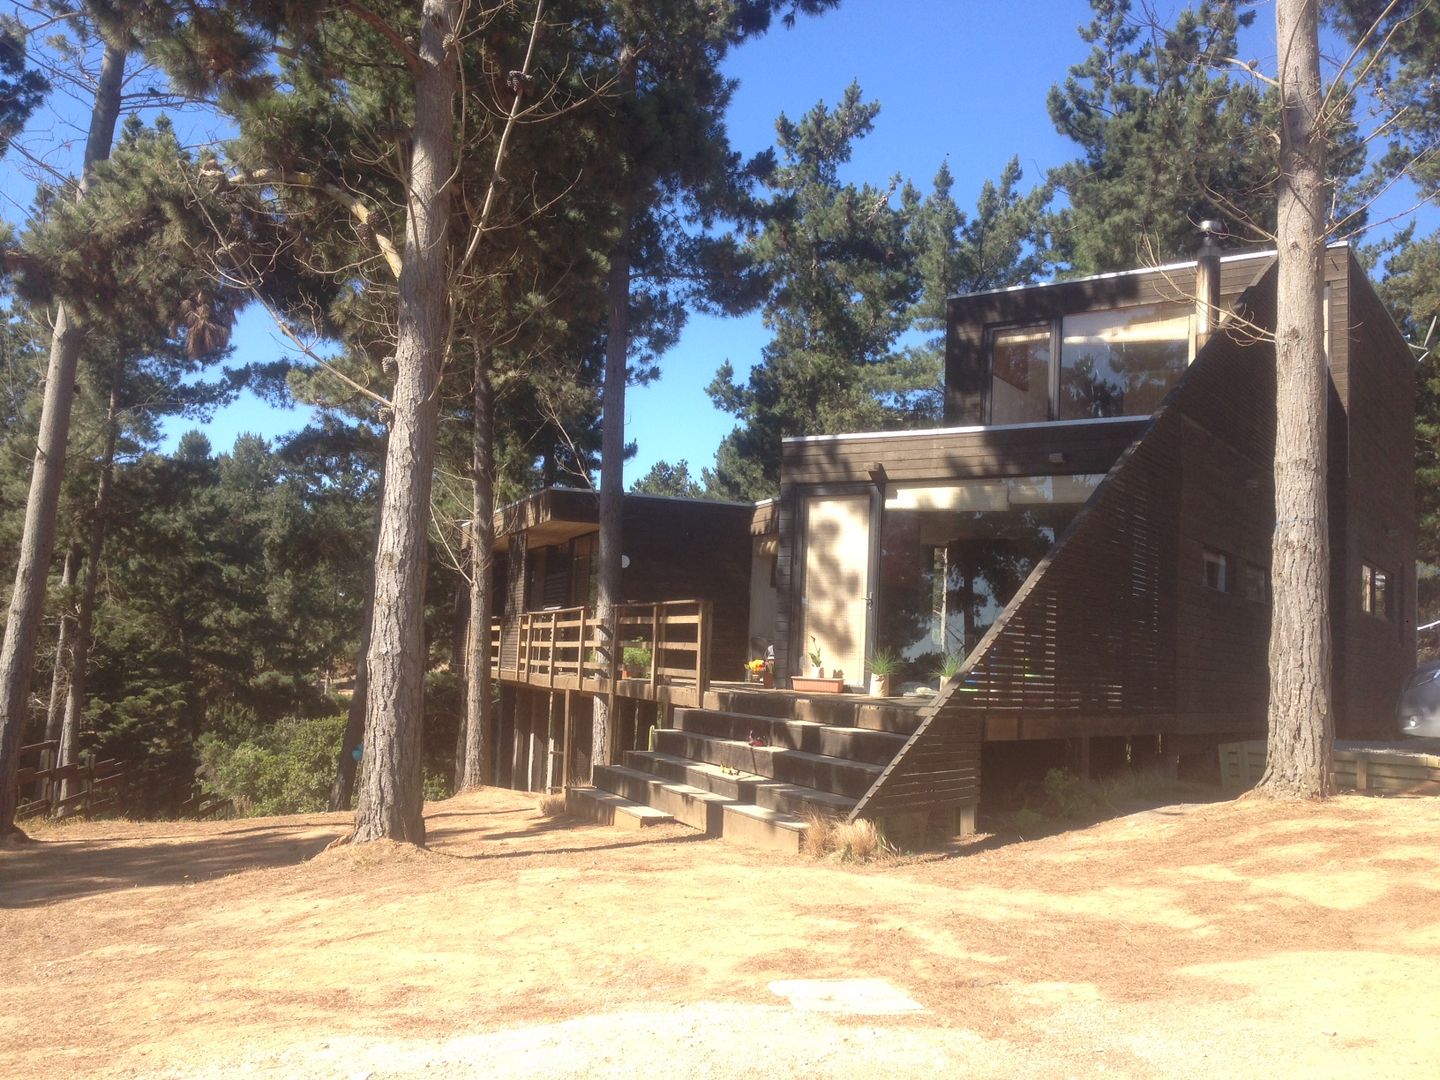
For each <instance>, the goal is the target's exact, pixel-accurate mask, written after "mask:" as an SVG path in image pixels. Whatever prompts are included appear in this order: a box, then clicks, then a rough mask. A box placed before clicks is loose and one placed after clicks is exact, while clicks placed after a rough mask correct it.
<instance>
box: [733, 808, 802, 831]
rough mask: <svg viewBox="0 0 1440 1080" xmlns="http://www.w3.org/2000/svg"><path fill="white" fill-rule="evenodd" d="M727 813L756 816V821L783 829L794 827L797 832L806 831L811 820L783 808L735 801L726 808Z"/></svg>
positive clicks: (749, 816)
mask: <svg viewBox="0 0 1440 1080" xmlns="http://www.w3.org/2000/svg"><path fill="white" fill-rule="evenodd" d="M725 813H727V814H740V815H742V816H744V817H748V818H754V819H755V820H756V821H765V822H769V823H770V824H771V825H776V826H779V827H780V828H782V829H793V830H795V831H796V832H804V831H805V830H806V829H807V828H809V822H807V821H806V820H805V819H804V818H799V817H796V816H795V815H794V814H787V813H785V812H784V811H783V810H771V809H769V808H768V807H764V806H755V805H753V804H752V803H734V804H732V805H730V806H727V807H726V808H725Z"/></svg>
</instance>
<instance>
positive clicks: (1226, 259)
mask: <svg viewBox="0 0 1440 1080" xmlns="http://www.w3.org/2000/svg"><path fill="white" fill-rule="evenodd" d="M1349 246H1350V241H1348V240H1332V241H1331V242H1330V243H1328V244H1326V245H1325V250H1326V251H1332V250H1334V249H1335V248H1348V247H1349ZM1274 257H1275V249H1274V248H1265V249H1264V250H1262V251H1239V252H1236V253H1235V254H1233V255H1222V256H1220V261H1221V262H1222V263H1235V262H1244V261H1245V260H1247V259H1272V258H1274ZM1197 261H1198V260H1196V259H1186V260H1184V261H1182V262H1173V263H1166V264H1165V265H1164V266H1139V267H1136V268H1135V269H1133V270H1112V271H1110V272H1109V273H1105V274H1087V275H1086V276H1085V277H1074V278H1060V279H1057V280H1054V281H1037V282H1035V283H1034V284H1033V285H1006V286H1005V287H1004V288H1003V289H981V290H980V291H979V292H970V293H951V294H950V295H949V296H947V297H946V299H947V300H969V299H971V298H973V297H977V296H998V295H1000V294H1001V293H1012V292H1024V291H1026V290H1027V289H1051V288H1054V287H1055V286H1057V285H1077V284H1080V283H1082V282H1086V281H1113V280H1115V279H1117V278H1125V277H1136V276H1138V275H1140V274H1164V273H1170V272H1173V271H1176V270H1188V269H1190V268H1191V267H1193V266H1195V265H1196V263H1197Z"/></svg>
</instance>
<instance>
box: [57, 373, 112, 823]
mask: <svg viewBox="0 0 1440 1080" xmlns="http://www.w3.org/2000/svg"><path fill="white" fill-rule="evenodd" d="M121 374H122V372H121V365H120V364H119V363H117V364H115V366H114V367H113V368H111V370H110V404H109V406H108V407H107V408H106V410H105V449H104V451H103V453H102V456H101V458H100V479H99V481H98V482H97V483H96V485H95V505H94V507H93V514H92V516H91V518H90V544H89V548H88V549H87V551H86V553H85V588H84V590H83V591H82V592H81V593H80V615H79V617H78V618H77V619H76V622H75V650H74V654H75V655H74V663H73V665H72V667H71V672H70V687H69V689H68V690H67V691H66V693H65V723H64V726H63V727H62V728H61V729H60V753H59V762H60V764H61V765H69V764H70V763H71V762H72V761H74V760H75V744H76V742H77V741H78V740H79V737H80V720H81V717H83V716H84V714H85V681H86V678H87V676H88V675H89V672H90V641H91V637H92V634H93V630H94V624H95V597H96V595H97V593H98V592H99V588H100V558H101V556H102V555H103V554H104V550H105V527H106V525H108V524H109V516H110V515H109V511H110V487H111V483H112V481H113V479H114V476H115V444H116V442H117V441H118V439H119V437H120V379H121ZM73 787H74V785H73V784H72V782H71V781H69V780H66V781H64V783H63V784H62V785H61V788H60V798H61V799H67V798H69V797H70V794H71V792H72V791H73Z"/></svg>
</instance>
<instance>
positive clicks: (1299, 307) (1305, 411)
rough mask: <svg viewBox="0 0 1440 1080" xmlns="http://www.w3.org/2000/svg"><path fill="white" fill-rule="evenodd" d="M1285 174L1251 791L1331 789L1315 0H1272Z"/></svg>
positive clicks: (1324, 191) (1297, 793) (1293, 793)
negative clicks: (1258, 771) (1265, 595)
mask: <svg viewBox="0 0 1440 1080" xmlns="http://www.w3.org/2000/svg"><path fill="white" fill-rule="evenodd" d="M1275 34H1276V41H1277V43H1278V51H1279V58H1280V64H1279V77H1280V106H1281V113H1280V178H1279V185H1278V186H1279V192H1278V205H1277V210H1278V213H1277V225H1276V249H1277V253H1278V254H1277V260H1278V264H1279V265H1278V267H1277V273H1278V285H1277V287H1276V301H1275V367H1276V430H1275V538H1274V545H1273V551H1272V561H1271V575H1272V580H1273V592H1274V604H1273V609H1272V615H1271V625H1270V715H1269V724H1270V733H1269V744H1268V760H1267V764H1266V768H1265V775H1264V777H1263V778H1262V779H1261V781H1260V785H1259V788H1258V790H1259V791H1260V792H1262V793H1263V794H1267V795H1270V796H1273V797H1278V798H1316V797H1320V796H1323V795H1326V794H1328V793H1329V791H1330V754H1331V750H1332V749H1333V746H1334V741H1335V721H1334V715H1333V712H1332V709H1331V697H1330V550H1329V522H1328V516H1327V512H1326V503H1325V484H1326V469H1327V453H1326V440H1325V419H1326V412H1327V409H1328V407H1329V378H1328V372H1327V370H1326V364H1325V325H1324V305H1323V300H1324V290H1325V276H1324V261H1325V227H1324V226H1325V215H1326V207H1327V206H1328V203H1329V198H1328V188H1327V185H1326V182H1325V159H1326V135H1325V133H1324V131H1322V130H1321V129H1320V127H1319V109H1320V101H1321V90H1320V47H1319V22H1318V13H1317V10H1316V0H1276V4H1275Z"/></svg>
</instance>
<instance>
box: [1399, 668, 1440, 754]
mask: <svg viewBox="0 0 1440 1080" xmlns="http://www.w3.org/2000/svg"><path fill="white" fill-rule="evenodd" d="M1395 722H1396V724H1397V725H1398V727H1399V728H1400V734H1401V735H1412V736H1416V737H1418V738H1424V739H1440V660H1431V661H1428V662H1427V663H1424V664H1421V665H1420V666H1419V667H1417V668H1416V669H1415V674H1413V675H1411V676H1410V678H1408V679H1406V680H1405V688H1404V689H1403V690H1402V691H1400V700H1399V702H1397V703H1396V705H1395Z"/></svg>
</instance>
